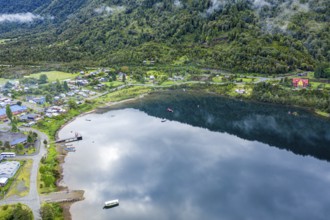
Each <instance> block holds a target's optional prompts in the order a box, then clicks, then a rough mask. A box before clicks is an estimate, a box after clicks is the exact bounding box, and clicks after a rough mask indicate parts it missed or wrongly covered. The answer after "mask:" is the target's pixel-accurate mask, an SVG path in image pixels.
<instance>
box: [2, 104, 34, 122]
mask: <svg viewBox="0 0 330 220" xmlns="http://www.w3.org/2000/svg"><path fill="white" fill-rule="evenodd" d="M10 110H11V112H12V113H13V115H18V114H21V113H23V112H26V111H27V107H26V106H20V105H11V106H10ZM5 118H7V114H6V107H4V108H0V119H5Z"/></svg>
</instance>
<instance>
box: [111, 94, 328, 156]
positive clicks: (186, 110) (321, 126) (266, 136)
mask: <svg viewBox="0 0 330 220" xmlns="http://www.w3.org/2000/svg"><path fill="white" fill-rule="evenodd" d="M123 107H131V108H136V109H139V110H142V111H144V112H146V113H147V114H149V115H151V116H154V117H158V118H164V119H167V120H174V121H179V122H182V123H186V124H189V125H193V126H196V127H202V128H207V129H209V130H211V131H217V132H226V133H229V134H232V135H236V136H237V137H240V138H243V139H246V140H251V141H259V142H262V143H265V144H268V145H270V146H274V147H277V148H281V149H286V150H289V151H291V152H294V153H296V154H299V155H304V156H307V155H309V156H313V157H316V158H318V159H322V160H327V161H330V121H329V120H324V119H322V118H319V117H314V116H313V115H312V114H310V113H309V112H307V111H304V110H302V109H298V108H293V107H287V106H279V105H270V104H262V103H255V102H246V101H239V100H235V99H229V98H224V97H219V96H212V95H209V94H207V95H206V94H196V93H193V94H192V93H185V92H166V93H162V94H159V93H157V94H152V95H150V96H148V97H146V98H144V99H138V100H137V101H134V102H130V103H126V104H123V105H119V106H116V107H115V108H117V109H118V108H123ZM168 108H170V109H172V110H173V112H169V111H168V110H167V109H168ZM112 109H113V108H112ZM108 110H109V109H106V110H105V111H108Z"/></svg>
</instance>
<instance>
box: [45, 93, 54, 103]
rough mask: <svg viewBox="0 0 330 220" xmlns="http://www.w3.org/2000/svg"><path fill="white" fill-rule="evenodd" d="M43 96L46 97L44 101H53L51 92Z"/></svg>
mask: <svg viewBox="0 0 330 220" xmlns="http://www.w3.org/2000/svg"><path fill="white" fill-rule="evenodd" d="M45 98H46V102H48V103H50V104H51V103H52V102H53V96H52V95H51V94H49V93H48V94H47V95H46V97H45Z"/></svg>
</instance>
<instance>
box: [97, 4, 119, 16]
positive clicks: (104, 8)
mask: <svg viewBox="0 0 330 220" xmlns="http://www.w3.org/2000/svg"><path fill="white" fill-rule="evenodd" d="M124 10H125V7H123V6H117V7H109V6H106V5H103V6H101V7H99V8H95V9H94V12H96V13H97V14H113V13H115V12H121V11H124Z"/></svg>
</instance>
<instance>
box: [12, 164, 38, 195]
mask: <svg viewBox="0 0 330 220" xmlns="http://www.w3.org/2000/svg"><path fill="white" fill-rule="evenodd" d="M32 163H33V161H32V160H27V161H26V162H25V163H24V164H23V165H22V166H21V168H20V169H19V171H18V174H16V175H17V176H16V178H15V180H14V182H13V183H12V185H11V187H10V189H9V191H8V193H7V195H6V198H8V197H10V196H13V195H17V196H20V197H23V196H26V195H28V193H29V190H30V173H31V169H32Z"/></svg>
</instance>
